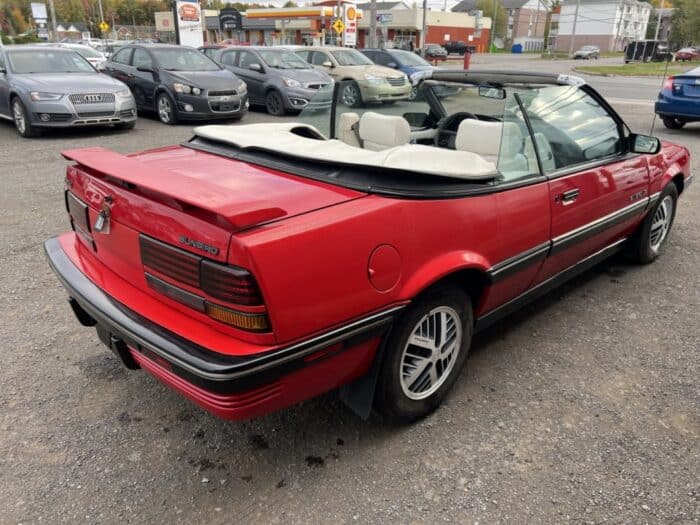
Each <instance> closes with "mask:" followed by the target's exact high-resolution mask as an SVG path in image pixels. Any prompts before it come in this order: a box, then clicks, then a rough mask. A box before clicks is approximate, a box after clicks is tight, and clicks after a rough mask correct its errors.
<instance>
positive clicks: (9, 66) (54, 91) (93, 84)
mask: <svg viewBox="0 0 700 525" xmlns="http://www.w3.org/2000/svg"><path fill="white" fill-rule="evenodd" d="M0 118H5V119H8V120H12V121H13V122H14V124H15V127H16V128H17V132H18V133H19V134H20V135H22V136H23V137H32V136H35V135H38V134H39V133H40V132H41V130H43V129H45V128H66V127H74V126H91V125H102V126H104V125H113V126H114V127H115V128H117V129H131V128H133V127H134V124H135V122H136V104H135V102H134V97H133V96H132V95H131V92H130V91H129V88H128V87H126V85H124V84H123V83H122V82H120V81H119V80H116V79H114V78H111V77H109V76H107V75H103V74H101V73H98V72H97V70H96V69H95V68H94V67H92V65H90V63H89V62H88V61H87V60H85V58H83V57H82V56H80V55H79V54H78V53H76V52H75V51H72V50H70V49H64V48H59V47H48V46H6V47H0Z"/></svg>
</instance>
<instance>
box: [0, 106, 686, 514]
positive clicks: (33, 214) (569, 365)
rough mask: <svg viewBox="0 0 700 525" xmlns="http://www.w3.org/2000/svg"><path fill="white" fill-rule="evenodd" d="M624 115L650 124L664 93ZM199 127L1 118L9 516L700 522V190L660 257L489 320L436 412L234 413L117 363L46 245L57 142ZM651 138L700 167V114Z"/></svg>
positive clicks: (56, 220)
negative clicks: (367, 415)
mask: <svg viewBox="0 0 700 525" xmlns="http://www.w3.org/2000/svg"><path fill="white" fill-rule="evenodd" d="M618 109H619V110H620V112H621V113H622V114H623V116H624V117H625V118H626V119H627V120H628V122H629V123H630V125H631V127H632V128H633V129H635V128H636V129H638V130H639V131H646V130H648V129H649V122H650V116H651V111H652V110H651V108H650V106H649V105H648V104H643V103H640V104H639V105H634V104H632V105H620V106H618ZM250 117H251V118H250V120H249V121H252V120H256V119H257V120H263V119H265V118H266V117H264V116H263V115H261V114H252V115H251V116H250ZM190 129H191V128H190V127H189V126H176V127H167V126H163V125H161V124H159V123H157V122H155V121H154V120H149V119H143V118H142V119H140V120H139V121H138V124H137V128H136V129H135V130H134V131H133V132H128V133H116V132H112V131H109V130H100V131H98V130H92V131H89V132H88V131H74V132H71V133H68V134H61V135H51V136H49V137H45V138H41V139H37V140H22V139H20V138H18V137H17V136H16V135H15V133H14V130H13V129H12V128H11V126H10V125H9V124H7V123H2V122H0V144H2V148H0V176H1V181H2V184H3V190H2V193H1V195H0V243H1V245H2V246H4V249H3V250H2V252H1V253H0V268H2V273H1V274H0V312H2V322H1V324H0V349H1V350H0V352H2V366H1V367H0V385H1V387H0V407H1V410H0V522H2V523H41V522H43V523H63V522H66V523H113V522H117V521H120V522H126V523H143V522H163V523H180V522H182V523H196V522H200V523H202V522H208V523H233V522H241V523H246V522H256V523H267V522H270V523H281V522H291V523H338V522H342V523H354V522H359V523H384V522H400V523H409V522H412V523H435V522H443V521H444V522H460V523H476V522H479V523H498V522H512V523H559V522H577V523H602V522H608V523H635V524H636V523H697V522H698V521H699V520H700V478H699V475H698V474H699V473H700V380H699V377H700V376H699V372H700V366H699V362H700V359H699V358H700V329H699V328H698V323H699V321H700V315H699V313H700V308H699V302H700V286H698V285H699V284H700V283H699V278H698V272H699V271H700V183H696V184H695V185H694V186H692V187H691V188H690V189H689V190H688V192H687V193H686V194H684V195H683V197H682V199H681V202H680V209H679V211H678V215H677V217H676V223H675V226H674V230H673V232H672V234H671V237H670V239H669V243H668V246H667V249H666V253H665V254H664V255H663V257H662V258H661V259H660V260H658V261H657V262H656V263H654V264H653V265H650V266H646V267H638V266H632V265H629V264H627V263H626V262H625V261H624V260H621V259H615V260H612V261H609V262H606V263H604V264H602V265H600V266H598V267H596V268H595V269H593V270H592V271H589V272H588V273H586V274H584V275H583V276H581V277H579V278H577V279H576V280H575V281H573V282H571V283H569V284H567V285H566V286H564V287H563V288H561V289H559V290H557V291H555V292H553V293H551V294H549V295H548V296H546V297H545V298H543V299H542V300H540V301H538V302H536V303H534V304H533V305H531V306H529V307H528V308H526V309H525V310H523V311H521V312H519V313H517V314H516V315H514V316H512V317H511V318H509V319H508V320H507V321H505V322H502V323H501V324H499V325H498V326H496V327H494V328H493V329H491V330H489V331H488V332H486V333H484V334H481V335H480V336H479V337H478V338H477V339H476V340H475V342H474V344H473V351H472V355H471V356H470V358H469V360H468V363H467V368H466V369H465V370H464V372H463V373H462V376H461V378H460V380H459V382H458V383H457V385H456V387H455V389H454V390H453V392H452V394H451V395H450V397H449V399H448V401H447V403H446V404H445V406H443V407H442V408H441V409H440V410H438V411H437V412H436V413H435V414H434V415H432V416H431V417H429V418H427V419H426V420H424V421H422V422H420V423H418V424H415V425H413V426H408V427H399V428H395V427H390V426H388V425H386V424H384V423H383V422H382V421H381V420H379V419H376V418H373V419H370V420H369V421H362V420H360V419H358V418H357V417H356V416H355V415H353V414H352V413H351V412H350V411H349V410H348V409H346V408H345V407H344V405H342V404H341V403H340V402H339V401H338V399H337V395H336V394H334V393H330V394H328V395H326V396H323V397H320V398H318V399H315V400H312V401H309V402H306V403H303V404H301V405H298V406H295V407H292V408H290V409H288V410H284V411H282V412H279V413H276V414H272V415H269V416H267V417H263V418H261V419H257V420H254V421H249V422H244V423H229V422H224V421H220V420H217V419H216V418H214V417H213V416H210V415H209V414H207V413H205V412H203V411H202V410H200V409H199V408H197V407H196V406H194V405H193V404H191V403H190V402H188V401H187V400H185V399H184V398H182V397H181V396H179V395H177V394H176V393H174V392H172V391H170V390H169V389H168V388H166V387H164V386H163V385H161V384H159V383H158V382H157V381H155V380H154V379H153V378H151V377H150V376H148V375H147V374H146V373H144V372H142V371H137V372H129V371H127V370H125V369H124V368H122V367H121V365H120V364H119V363H118V362H117V360H116V358H115V357H114V356H113V355H112V354H111V353H110V352H109V351H107V350H106V349H105V348H103V347H102V345H101V344H100V343H99V342H98V339H97V335H96V333H95V332H94V330H89V329H85V328H82V327H80V326H79V325H78V323H77V322H76V320H75V319H74V318H73V315H72V313H71V312H70V310H69V308H68V305H67V303H66V294H65V292H64V290H63V289H62V288H61V286H60V285H59V283H58V281H57V279H56V278H55V276H54V275H53V274H52V273H51V271H50V270H49V268H48V266H47V264H46V261H45V258H44V255H43V252H42V242H43V241H44V240H45V239H46V238H48V237H50V236H52V235H55V234H58V233H60V232H62V231H64V230H66V229H68V221H67V219H66V216H65V212H64V209H63V204H62V189H63V174H64V169H65V164H66V163H65V161H63V160H62V159H61V157H60V156H59V151H60V150H61V149H66V148H69V147H78V146H87V145H102V146H105V147H108V148H112V149H115V150H118V151H121V152H128V151H135V150H139V149H144V148H147V147H155V146H161V145H166V144H171V143H175V142H178V141H180V140H183V139H185V138H187V137H189V135H190ZM657 133H658V135H659V136H661V137H663V138H667V139H673V140H676V141H679V142H682V143H684V144H686V145H687V146H688V147H689V148H690V149H691V151H692V153H693V155H694V157H693V170H694V171H695V172H696V173H697V172H698V171H700V125H695V126H688V128H687V129H684V130H681V131H675V132H668V131H667V130H665V129H664V128H657Z"/></svg>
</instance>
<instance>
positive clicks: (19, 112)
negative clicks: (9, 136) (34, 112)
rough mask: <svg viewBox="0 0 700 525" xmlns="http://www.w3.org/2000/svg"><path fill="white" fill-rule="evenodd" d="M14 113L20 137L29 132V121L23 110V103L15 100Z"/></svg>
mask: <svg viewBox="0 0 700 525" xmlns="http://www.w3.org/2000/svg"><path fill="white" fill-rule="evenodd" d="M12 113H13V116H14V118H15V126H17V131H19V133H20V135H24V132H25V131H26V130H27V121H26V117H25V116H24V108H22V103H21V102H20V101H19V100H15V101H14V103H13V104H12Z"/></svg>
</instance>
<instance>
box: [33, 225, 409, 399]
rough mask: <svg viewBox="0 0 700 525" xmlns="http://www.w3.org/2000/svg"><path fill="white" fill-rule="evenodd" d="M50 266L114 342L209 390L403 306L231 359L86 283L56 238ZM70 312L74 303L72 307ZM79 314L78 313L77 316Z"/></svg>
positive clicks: (257, 374)
mask: <svg viewBox="0 0 700 525" xmlns="http://www.w3.org/2000/svg"><path fill="white" fill-rule="evenodd" d="M44 249H45V251H46V256H47V258H48V260H49V264H50V266H51V268H52V269H53V271H54V272H55V273H56V275H57V276H58V278H59V279H60V280H61V282H62V284H63V286H64V287H65V288H66V289H67V290H68V293H69V295H70V296H71V298H72V300H73V303H74V304H76V305H77V306H78V307H79V309H80V310H82V312H83V313H84V316H83V317H82V319H81V317H79V320H81V323H82V322H83V321H84V320H86V319H92V320H94V321H95V322H96V324H98V325H99V326H100V329H101V330H105V331H107V332H108V333H109V334H110V337H114V338H115V339H116V340H119V341H123V342H124V343H125V344H126V345H128V346H130V347H132V348H134V349H136V350H138V351H140V352H142V353H143V354H144V355H146V356H148V357H153V356H156V357H158V358H161V359H164V360H165V361H167V362H168V364H169V365H170V370H171V371H172V372H174V373H175V374H177V375H179V376H181V377H183V378H184V379H186V380H187V381H189V382H191V383H193V384H196V385H198V386H201V387H203V388H206V389H207V390H210V391H214V392H236V391H241V390H246V389H250V388H254V387H255V386H258V385H260V384H264V383H266V382H269V381H272V380H274V379H275V378H277V377H280V376H283V375H285V374H287V373H289V372H290V371H292V370H294V369H296V368H298V367H300V366H303V364H304V359H303V358H304V357H306V356H308V355H310V354H313V353H315V352H318V351H321V350H323V349H325V348H327V347H329V346H332V345H335V344H338V343H345V345H344V346H345V347H350V346H351V345H355V344H358V342H360V341H361V340H367V339H369V338H372V337H376V336H378V335H381V334H382V333H384V332H386V331H387V330H388V329H389V327H390V326H391V323H392V322H393V321H394V319H395V318H396V316H397V315H398V314H399V312H400V311H401V310H402V309H403V308H404V306H401V305H399V306H394V307H391V308H388V309H386V310H383V311H381V312H378V313H375V314H372V315H369V316H367V317H364V318H362V319H360V320H357V321H354V322H351V323H348V324H346V325H344V326H342V327H340V328H337V329H334V330H331V331H328V332H325V333H323V334H321V335H319V336H316V337H313V338H311V339H308V340H305V341H302V342H300V343H295V344H293V345H289V346H284V347H281V348H277V349H274V350H270V351H268V352H265V353H262V354H257V355H253V356H245V357H236V356H228V355H223V354H220V353H218V352H214V351H211V350H209V349H207V348H204V347H202V346H200V345H198V344H196V343H194V342H192V341H189V340H187V339H185V338H183V337H182V336H179V335H177V334H175V333H173V332H171V331H169V330H167V329H165V328H163V327H162V326H159V325H157V324H156V323H153V322H152V321H150V320H148V319H146V318H145V317H143V316H141V315H139V314H138V313H136V312H134V311H133V310H131V309H130V308H128V307H127V306H125V305H123V304H121V303H119V302H118V301H116V300H115V299H113V298H112V297H110V296H109V295H107V294H106V293H105V292H104V291H102V290H101V289H100V288H99V287H98V286H97V285H95V284H94V283H93V282H92V281H90V280H89V279H88V278H87V277H86V276H85V275H84V274H83V273H82V272H81V271H80V270H79V269H78V268H77V267H76V266H75V264H73V262H72V261H71V260H70V259H69V258H68V256H67V255H66V253H65V252H64V251H63V249H62V248H61V245H60V243H59V241H58V239H57V238H52V239H49V240H48V241H46V242H45V243H44ZM74 310H75V307H74ZM81 315H82V314H81Z"/></svg>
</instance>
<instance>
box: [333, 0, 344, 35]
mask: <svg viewBox="0 0 700 525" xmlns="http://www.w3.org/2000/svg"><path fill="white" fill-rule="evenodd" d="M337 9H338V18H339V19H341V20H342V19H343V18H344V17H343V3H342V2H341V0H338V6H337ZM335 38H336V44H335V45H337V46H342V45H343V33H342V32H341V33H336V34H335Z"/></svg>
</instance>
